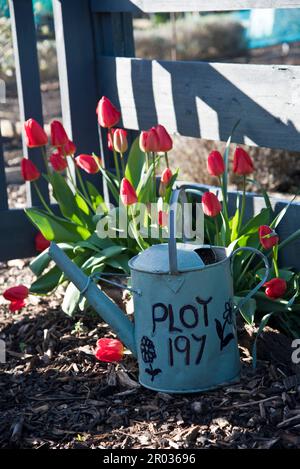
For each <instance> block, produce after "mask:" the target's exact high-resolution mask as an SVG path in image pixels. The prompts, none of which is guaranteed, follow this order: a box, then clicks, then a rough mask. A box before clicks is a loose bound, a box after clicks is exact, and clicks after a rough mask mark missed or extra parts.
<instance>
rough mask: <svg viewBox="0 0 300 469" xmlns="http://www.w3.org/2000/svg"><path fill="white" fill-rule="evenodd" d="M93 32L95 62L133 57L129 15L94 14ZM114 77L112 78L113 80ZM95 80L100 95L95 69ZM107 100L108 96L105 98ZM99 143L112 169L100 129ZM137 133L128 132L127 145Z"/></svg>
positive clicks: (111, 157)
mask: <svg viewBox="0 0 300 469" xmlns="http://www.w3.org/2000/svg"><path fill="white" fill-rule="evenodd" d="M94 30H95V44H96V60H97V59H98V58H99V57H100V56H113V57H134V56H135V48H134V38H133V24H132V14H131V13H95V14H94ZM113 78H114V77H112V79H113ZM97 79H98V86H99V90H100V95H102V94H103V93H102V84H101V79H102V77H101V69H100V67H99V65H98V67H97ZM107 97H108V98H109V96H107ZM99 134H100V142H101V148H102V153H103V155H104V158H105V166H106V167H107V168H114V162H113V156H112V152H110V151H108V148H107V131H106V129H100V131H99ZM136 135H137V132H134V131H130V132H128V142H129V145H130V144H131V143H132V141H133V140H134V138H135V137H136Z"/></svg>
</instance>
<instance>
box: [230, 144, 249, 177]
mask: <svg viewBox="0 0 300 469" xmlns="http://www.w3.org/2000/svg"><path fill="white" fill-rule="evenodd" d="M253 171H254V165H253V161H252V159H251V158H250V156H249V155H248V153H247V152H246V151H245V150H243V148H240V147H237V149H236V150H235V152H234V156H233V172H234V173H236V174H239V175H240V176H246V175H247V174H251V173H253Z"/></svg>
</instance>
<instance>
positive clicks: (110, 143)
mask: <svg viewBox="0 0 300 469" xmlns="http://www.w3.org/2000/svg"><path fill="white" fill-rule="evenodd" d="M115 131H116V129H110V132H108V133H107V147H108V149H109V150H110V151H114V143H113V140H112V138H111V136H114V133H115Z"/></svg>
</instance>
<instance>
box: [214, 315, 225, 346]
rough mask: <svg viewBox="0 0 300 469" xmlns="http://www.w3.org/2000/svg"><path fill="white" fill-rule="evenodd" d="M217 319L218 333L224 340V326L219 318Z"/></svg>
mask: <svg viewBox="0 0 300 469" xmlns="http://www.w3.org/2000/svg"><path fill="white" fill-rule="evenodd" d="M215 321H216V329H217V334H218V336H219V339H220V340H221V341H222V340H223V327H222V324H221V323H220V321H219V320H218V319H215Z"/></svg>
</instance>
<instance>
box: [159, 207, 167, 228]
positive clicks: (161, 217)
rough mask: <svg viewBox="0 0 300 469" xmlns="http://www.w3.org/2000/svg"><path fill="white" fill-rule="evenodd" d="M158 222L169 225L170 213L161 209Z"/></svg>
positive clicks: (160, 224)
mask: <svg viewBox="0 0 300 469" xmlns="http://www.w3.org/2000/svg"><path fill="white" fill-rule="evenodd" d="M158 224H159V226H167V224H168V214H167V212H163V211H162V210H159V212H158Z"/></svg>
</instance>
